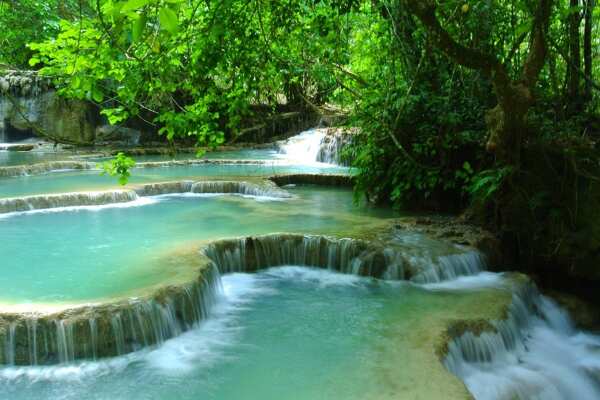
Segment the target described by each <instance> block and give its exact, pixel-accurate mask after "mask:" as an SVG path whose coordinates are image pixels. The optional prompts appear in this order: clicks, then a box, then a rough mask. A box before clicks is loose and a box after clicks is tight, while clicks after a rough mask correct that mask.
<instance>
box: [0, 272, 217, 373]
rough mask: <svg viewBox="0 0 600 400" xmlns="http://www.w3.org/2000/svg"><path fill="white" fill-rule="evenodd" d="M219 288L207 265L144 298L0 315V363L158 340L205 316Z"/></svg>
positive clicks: (52, 359) (131, 347)
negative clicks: (180, 283)
mask: <svg viewBox="0 0 600 400" xmlns="http://www.w3.org/2000/svg"><path fill="white" fill-rule="evenodd" d="M220 289H221V283H220V275H219V273H218V271H217V269H216V268H214V267H212V266H210V265H207V267H206V268H205V269H204V270H202V271H200V272H199V277H198V279H197V280H196V281H194V282H193V283H191V284H188V285H183V286H181V287H166V288H165V289H163V290H159V292H158V293H156V294H155V295H154V296H153V297H151V298H149V299H144V300H136V299H129V300H125V301H123V302H120V303H115V304H108V305H100V306H93V305H92V306H83V307H80V308H74V309H68V310H66V311H64V312H62V313H58V314H51V315H38V314H33V315H30V314H20V315H18V317H16V318H17V319H15V320H13V321H10V322H7V321H6V319H5V318H6V316H2V317H0V328H2V329H0V343H2V342H3V343H4V346H2V347H1V351H0V363H3V364H8V365H47V364H56V363H67V362H72V361H75V360H81V359H97V358H102V357H112V356H118V355H122V354H127V353H130V352H132V351H136V350H139V349H140V348H143V347H148V346H154V345H157V344H160V343H163V342H164V341H166V340H167V339H170V338H172V337H174V336H177V335H179V334H181V333H182V332H183V331H186V330H189V329H191V328H193V327H194V326H196V324H197V323H198V322H200V321H201V320H203V319H205V318H207V316H208V315H209V312H210V309H211V308H212V305H213V303H214V302H215V299H216V297H217V294H218V293H219V291H220ZM13 317H14V316H13ZM40 344H43V345H40Z"/></svg>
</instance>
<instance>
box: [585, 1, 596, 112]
mask: <svg viewBox="0 0 600 400" xmlns="http://www.w3.org/2000/svg"><path fill="white" fill-rule="evenodd" d="M594 5H595V4H594V0H586V1H585V21H584V25H583V71H584V76H585V86H584V88H585V89H584V99H585V101H586V102H587V101H590V100H591V99H592V82H593V76H592V67H593V65H592V26H593V25H592V24H593V22H592V18H593V13H594Z"/></svg>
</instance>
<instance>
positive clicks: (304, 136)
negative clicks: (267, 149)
mask: <svg viewBox="0 0 600 400" xmlns="http://www.w3.org/2000/svg"><path fill="white" fill-rule="evenodd" d="M324 138H325V130H324V129H309V130H307V131H304V132H302V133H300V134H299V135H296V136H292V137H291V138H289V139H288V140H286V141H284V142H282V143H281V144H280V146H279V149H280V153H281V154H280V156H281V158H284V159H287V160H290V161H294V162H297V163H300V164H304V165H310V164H315V163H318V162H317V157H318V155H319V151H320V150H321V142H322V141H323V139H324Z"/></svg>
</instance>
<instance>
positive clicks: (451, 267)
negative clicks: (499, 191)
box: [205, 234, 485, 284]
mask: <svg viewBox="0 0 600 400" xmlns="http://www.w3.org/2000/svg"><path fill="white" fill-rule="evenodd" d="M205 255H206V256H207V257H208V258H210V259H211V260H213V262H214V263H215V265H216V266H217V267H218V268H219V271H221V273H230V272H252V271H256V270H257V269H261V268H268V267H275V266H282V265H300V266H310V267H321V268H328V269H333V270H336V271H339V272H343V273H348V274H355V275H363V276H372V277H375V278H383V279H389V280H410V281H412V282H415V283H419V284H424V283H435V282H441V281H443V280H450V279H455V278H457V277H459V276H466V275H474V274H477V273H479V272H481V271H483V270H484V269H485V259H484V257H483V255H482V254H481V253H479V252H477V251H465V252H463V253H458V254H452V255H448V256H439V257H435V258H434V257H432V258H427V259H424V258H423V257H422V256H419V257H416V256H415V255H414V254H412V253H411V252H410V251H409V250H407V249H405V248H397V247H382V246H380V245H378V244H370V243H367V242H364V241H362V240H357V239H348V238H345V239H337V238H329V237H325V236H312V235H296V234H272V235H264V236H256V237H247V238H241V239H227V240H221V241H217V242H214V243H212V244H211V245H209V246H208V247H207V248H206V249H205Z"/></svg>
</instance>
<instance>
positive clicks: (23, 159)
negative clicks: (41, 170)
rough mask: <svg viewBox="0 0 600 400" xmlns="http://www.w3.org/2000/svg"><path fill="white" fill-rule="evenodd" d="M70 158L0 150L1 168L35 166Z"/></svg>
mask: <svg viewBox="0 0 600 400" xmlns="http://www.w3.org/2000/svg"><path fill="white" fill-rule="evenodd" d="M68 158H69V156H68V155H65V154H61V153H52V152H39V151H5V150H0V166H8V165H21V164H33V163H40V162H45V161H58V160H65V159H68Z"/></svg>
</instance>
